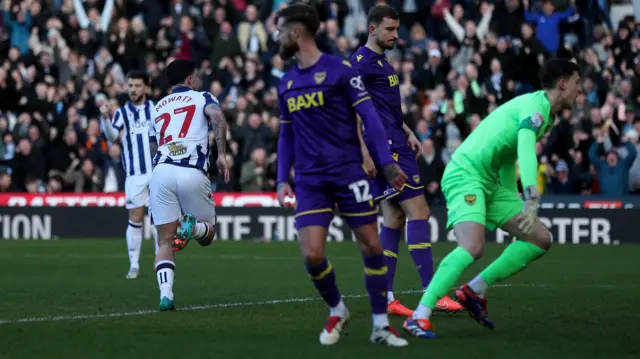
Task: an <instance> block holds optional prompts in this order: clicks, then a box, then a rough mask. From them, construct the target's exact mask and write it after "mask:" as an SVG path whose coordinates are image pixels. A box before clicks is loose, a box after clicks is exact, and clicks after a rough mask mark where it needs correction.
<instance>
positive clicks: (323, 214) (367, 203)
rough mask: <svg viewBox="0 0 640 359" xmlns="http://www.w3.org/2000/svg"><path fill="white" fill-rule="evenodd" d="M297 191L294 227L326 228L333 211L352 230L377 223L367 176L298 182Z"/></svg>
mask: <svg viewBox="0 0 640 359" xmlns="http://www.w3.org/2000/svg"><path fill="white" fill-rule="evenodd" d="M295 192H296V209H295V214H296V228H297V229H300V228H303V227H308V226H321V227H325V228H329V224H331V220H333V214H334V209H335V208H336V205H337V208H338V210H337V214H338V215H340V216H341V217H343V218H344V219H345V220H346V221H347V224H348V225H349V226H350V227H351V228H358V227H360V226H364V225H367V224H370V223H377V220H378V207H377V206H376V203H375V201H374V198H373V195H372V194H371V191H370V188H369V181H368V180H367V175H366V174H365V173H364V171H363V174H362V175H361V176H358V177H355V178H353V180H351V181H349V180H344V179H340V180H338V181H332V180H331V179H330V178H327V179H326V180H323V181H319V183H315V184H313V185H310V184H304V183H298V182H296V186H295Z"/></svg>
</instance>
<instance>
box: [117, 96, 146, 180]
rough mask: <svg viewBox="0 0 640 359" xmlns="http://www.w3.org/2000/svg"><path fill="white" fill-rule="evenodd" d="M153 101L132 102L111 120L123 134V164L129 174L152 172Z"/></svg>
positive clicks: (136, 174)
mask: <svg viewBox="0 0 640 359" xmlns="http://www.w3.org/2000/svg"><path fill="white" fill-rule="evenodd" d="M153 106H154V104H153V101H151V100H147V101H145V103H144V105H140V106H135V105H134V104H132V103H131V102H129V101H127V103H126V104H125V105H124V106H122V107H120V108H119V109H118V110H117V111H116V113H115V115H114V117H113V121H111V123H112V126H113V128H115V129H116V130H118V132H120V131H121V130H122V129H124V134H123V136H122V165H123V166H124V170H125V173H126V174H127V176H139V175H147V174H150V173H151V170H152V169H153V167H152V158H151V145H150V144H149V126H150V125H151V123H152V122H153V118H152V117H151V112H152V111H153Z"/></svg>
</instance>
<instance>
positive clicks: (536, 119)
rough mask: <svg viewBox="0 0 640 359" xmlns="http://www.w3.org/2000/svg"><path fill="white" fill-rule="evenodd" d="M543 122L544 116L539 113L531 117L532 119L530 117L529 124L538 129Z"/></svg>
mask: <svg viewBox="0 0 640 359" xmlns="http://www.w3.org/2000/svg"><path fill="white" fill-rule="evenodd" d="M543 121H544V119H543V118H542V115H541V114H539V113H537V112H536V113H534V114H533V115H531V117H529V123H530V124H531V126H533V128H536V129H537V128H540V126H542V122H543Z"/></svg>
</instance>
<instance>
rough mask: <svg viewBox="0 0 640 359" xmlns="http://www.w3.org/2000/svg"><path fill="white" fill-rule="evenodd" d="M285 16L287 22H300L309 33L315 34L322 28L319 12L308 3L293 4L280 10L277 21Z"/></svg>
mask: <svg viewBox="0 0 640 359" xmlns="http://www.w3.org/2000/svg"><path fill="white" fill-rule="evenodd" d="M280 18H283V19H284V20H285V23H291V22H298V23H300V24H302V26H304V27H305V29H306V30H307V31H308V32H309V34H311V35H313V36H315V35H316V33H317V32H318V29H319V28H320V18H319V17H318V12H317V11H316V9H315V8H314V7H312V6H309V5H306V4H293V5H289V6H287V7H286V8H284V9H282V10H280V11H278V14H277V15H276V22H277V21H278V20H279V19H280Z"/></svg>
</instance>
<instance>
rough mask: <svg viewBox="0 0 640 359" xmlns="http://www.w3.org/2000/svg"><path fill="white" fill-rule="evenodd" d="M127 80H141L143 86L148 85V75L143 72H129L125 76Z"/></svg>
mask: <svg viewBox="0 0 640 359" xmlns="http://www.w3.org/2000/svg"><path fill="white" fill-rule="evenodd" d="M127 79H130V80H142V82H144V84H145V85H148V84H149V75H148V74H147V73H146V72H145V71H143V70H131V71H129V73H128V74H127Z"/></svg>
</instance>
